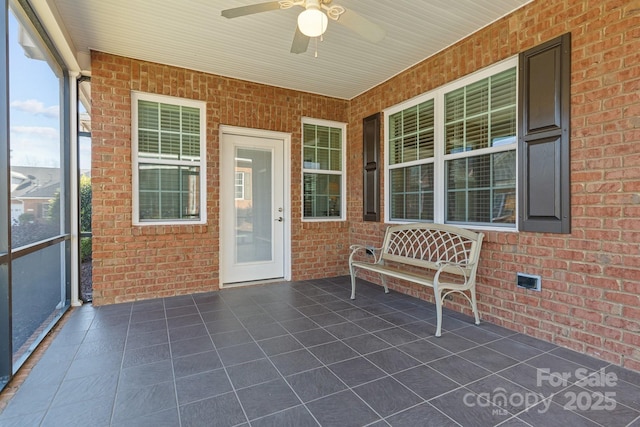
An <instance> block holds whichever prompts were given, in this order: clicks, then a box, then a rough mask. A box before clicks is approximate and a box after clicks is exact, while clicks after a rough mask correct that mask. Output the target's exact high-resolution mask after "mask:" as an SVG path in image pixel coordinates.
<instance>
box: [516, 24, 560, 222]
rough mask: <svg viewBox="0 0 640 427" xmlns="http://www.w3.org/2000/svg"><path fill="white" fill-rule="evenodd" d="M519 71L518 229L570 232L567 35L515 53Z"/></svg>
mask: <svg viewBox="0 0 640 427" xmlns="http://www.w3.org/2000/svg"><path fill="white" fill-rule="evenodd" d="M519 72H520V77H519V95H518V99H519V101H518V102H519V105H518V107H519V108H518V111H519V112H518V115H519V117H518V135H519V138H518V162H519V163H518V167H519V172H518V175H519V176H518V178H519V179H518V189H519V197H518V199H519V207H518V208H519V217H520V218H519V219H520V221H519V228H520V230H522V231H534V232H547V233H570V232H571V212H570V209H571V204H570V201H571V200H570V198H571V195H570V162H569V153H570V152H569V137H570V127H569V124H570V123H569V122H570V107H571V100H570V83H571V34H570V33H567V34H565V35H563V36H560V37H558V38H556V39H554V40H550V41H548V42H546V43H543V44H541V45H539V46H536V47H534V48H532V49H529V50H527V51H526V52H523V53H521V54H520V57H519Z"/></svg>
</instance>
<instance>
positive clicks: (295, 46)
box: [291, 25, 309, 53]
mask: <svg viewBox="0 0 640 427" xmlns="http://www.w3.org/2000/svg"><path fill="white" fill-rule="evenodd" d="M308 47H309V37H307V36H305V35H304V34H302V32H301V31H300V28H298V26H297V25H296V33H295V35H294V36H293V43H291V53H304V52H306V51H307V48H308Z"/></svg>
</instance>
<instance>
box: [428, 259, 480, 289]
mask: <svg viewBox="0 0 640 427" xmlns="http://www.w3.org/2000/svg"><path fill="white" fill-rule="evenodd" d="M436 265H437V266H438V271H436V274H435V276H434V277H433V282H434V287H435V288H437V287H438V282H439V279H440V274H442V273H443V272H445V271H446V270H451V268H455V269H458V270H460V272H461V273H462V274H461V276H462V277H464V284H465V285H467V283H468V282H469V276H468V275H467V270H468V269H469V268H470V267H472V266H473V263H466V262H465V263H461V262H453V261H438V262H436Z"/></svg>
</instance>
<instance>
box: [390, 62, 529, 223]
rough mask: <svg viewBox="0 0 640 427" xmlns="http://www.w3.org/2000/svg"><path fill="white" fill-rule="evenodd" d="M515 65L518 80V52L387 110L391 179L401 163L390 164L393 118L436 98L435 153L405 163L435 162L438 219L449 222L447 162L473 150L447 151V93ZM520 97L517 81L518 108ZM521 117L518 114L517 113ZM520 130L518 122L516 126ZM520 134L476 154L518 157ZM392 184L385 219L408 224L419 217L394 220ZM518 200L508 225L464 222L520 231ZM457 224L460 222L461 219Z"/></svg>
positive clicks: (437, 221) (475, 151) (435, 194)
mask: <svg viewBox="0 0 640 427" xmlns="http://www.w3.org/2000/svg"><path fill="white" fill-rule="evenodd" d="M511 68H515V69H516V81H517V78H518V77H517V75H518V57H517V56H514V57H511V58H508V59H505V60H503V61H501V62H498V63H496V64H493V65H491V66H489V67H487V68H484V69H482V70H479V71H477V72H475V73H472V74H470V75H468V76H465V77H463V78H461V79H458V80H455V81H453V82H450V83H447V84H445V85H443V86H440V87H438V88H436V89H434V90H432V91H430V92H426V93H423V94H422V95H419V96H417V97H415V98H412V99H410V100H407V101H404V102H402V103H400V104H397V105H394V106H392V107H389V108H387V109H385V110H383V115H384V128H385V132H384V182H385V183H387V184H388V183H389V182H390V181H389V179H390V170H391V169H393V167H392V166H395V167H400V166H399V165H398V164H395V165H390V164H389V160H390V158H389V151H390V141H389V118H390V117H391V116H392V115H393V114H395V113H397V112H400V111H403V110H406V109H408V108H411V107H413V106H416V105H418V104H422V103H423V102H426V101H429V100H430V99H433V100H434V138H435V147H434V157H433V158H429V159H424V160H417V161H414V162H407V163H403V164H402V167H407V166H412V165H420V164H428V163H433V164H434V170H433V176H434V178H433V179H434V188H433V191H434V200H433V204H434V219H433V222H434V223H438V224H445V215H446V212H445V210H446V193H445V191H446V186H445V182H446V177H445V162H446V161H447V160H454V159H457V158H463V157H467V156H469V153H464V152H463V153H454V154H445V141H444V139H445V127H444V118H445V112H444V106H445V95H446V94H447V93H449V92H452V91H454V90H456V89H459V88H461V87H464V86H467V85H470V84H472V83H474V82H477V81H480V80H483V79H486V78H488V77H491V76H493V75H495V74H499V73H501V72H502V71H506V70H508V69H511ZM517 99H518V86H517V85H516V108H517ZM516 117H517V114H516ZM516 132H517V126H516ZM517 141H518V136H517V135H516V138H515V141H514V142H513V143H511V144H505V145H501V146H497V147H489V148H482V149H479V150H474V151H473V154H474V155H482V154H494V153H498V152H501V151H510V150H516V159H517V158H518V153H517V146H518V143H517ZM517 168H518V165H517V161H516V185H515V190H516V201H517V200H518V197H519V196H518V169H517ZM390 191H391V189H390V186H389V185H385V190H384V217H385V223H389V224H394V223H395V224H405V223H410V222H415V221H416V220H402V221H401V220H391V219H390V218H391V203H390V201H391V198H390ZM517 205H518V204H517V203H516V213H515V218H516V219H515V223H514V224H509V225H508V226H491V225H484V224H477V223H468V224H466V223H463V224H462V225H463V226H464V227H467V228H473V229H481V230H496V231H517V230H518V212H517ZM456 224H460V223H457V222H456Z"/></svg>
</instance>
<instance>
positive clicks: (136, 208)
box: [131, 91, 207, 226]
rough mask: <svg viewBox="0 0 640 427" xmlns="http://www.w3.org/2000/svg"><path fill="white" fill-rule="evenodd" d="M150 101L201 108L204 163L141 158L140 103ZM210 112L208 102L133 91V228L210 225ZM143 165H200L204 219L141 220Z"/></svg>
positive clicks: (201, 140)
mask: <svg viewBox="0 0 640 427" xmlns="http://www.w3.org/2000/svg"><path fill="white" fill-rule="evenodd" d="M141 100H142V101H150V102H157V103H161V104H169V105H179V106H184V107H191V108H197V109H199V111H200V160H199V161H198V160H193V161H191V160H168V159H147V158H140V157H139V156H138V101H141ZM206 111H207V103H206V102H204V101H196V100H192V99H185V98H178V97H174V96H167V95H156V94H152V93H147V92H139V91H131V158H132V164H133V179H132V184H133V221H132V222H133V225H138V226H149V225H151V226H155V225H187V224H189V225H193V224H206V223H207V177H206V172H207V162H206V153H207V150H206V146H207V140H206V135H207V132H206V126H207V123H206ZM140 164H160V165H169V166H197V167H199V168H200V217H199V218H198V219H175V220H144V221H141V220H140V187H139V175H138V171H139V165H140Z"/></svg>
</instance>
